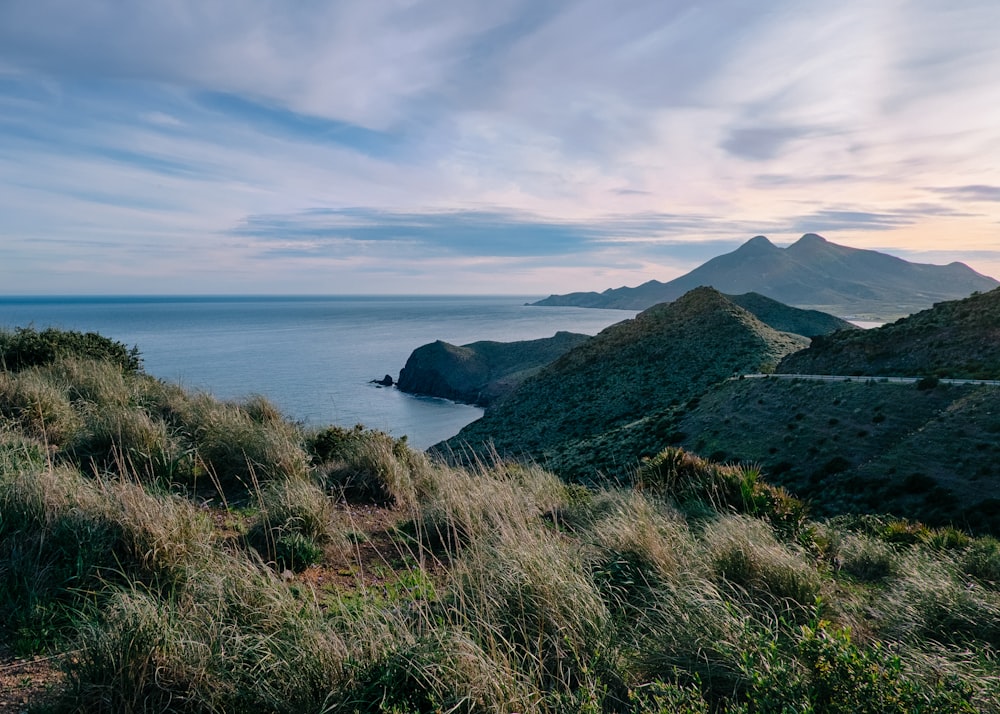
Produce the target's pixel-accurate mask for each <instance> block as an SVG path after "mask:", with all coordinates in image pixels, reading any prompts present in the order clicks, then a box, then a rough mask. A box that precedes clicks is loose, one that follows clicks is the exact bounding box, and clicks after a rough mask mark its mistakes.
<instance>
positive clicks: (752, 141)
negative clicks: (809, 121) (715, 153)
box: [722, 127, 808, 161]
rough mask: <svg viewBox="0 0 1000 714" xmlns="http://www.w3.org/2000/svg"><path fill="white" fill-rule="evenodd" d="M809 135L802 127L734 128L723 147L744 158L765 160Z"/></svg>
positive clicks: (777, 154)
mask: <svg viewBox="0 0 1000 714" xmlns="http://www.w3.org/2000/svg"><path fill="white" fill-rule="evenodd" d="M806 135H808V131H807V130H806V129H803V128H800V127H772V128H754V129H734V130H733V131H732V132H730V134H729V136H728V137H726V139H725V140H724V141H723V142H722V148H723V149H725V150H726V151H728V152H729V153H730V154H732V155H734V156H738V157H739V158H742V159H751V160H755V161H765V160H770V159H773V158H775V157H777V156H779V155H780V154H781V153H782V151H783V149H784V148H785V146H786V145H787V144H789V143H790V142H793V141H795V140H796V139H800V138H802V137H804V136H806Z"/></svg>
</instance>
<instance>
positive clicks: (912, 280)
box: [534, 233, 1000, 321]
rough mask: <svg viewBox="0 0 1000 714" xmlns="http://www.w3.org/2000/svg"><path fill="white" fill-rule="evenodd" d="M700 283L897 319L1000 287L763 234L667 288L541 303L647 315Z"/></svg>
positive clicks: (944, 270) (816, 241)
mask: <svg viewBox="0 0 1000 714" xmlns="http://www.w3.org/2000/svg"><path fill="white" fill-rule="evenodd" d="M700 285H711V286H712V287H714V288H715V289H717V290H719V291H720V292H722V293H724V294H727V295H742V294H743V293H748V292H756V293H760V294H761V295H766V296H767V297H769V298H771V299H773V300H777V301H778V302H782V303H785V304H786V305H793V306H797V307H802V308H810V309H819V310H822V311H824V312H833V313H836V314H841V315H858V314H863V315H870V316H873V318H872V319H881V320H885V321H891V320H894V319H896V318H898V317H900V316H902V315H905V314H908V313H911V312H916V311H918V310H922V309H925V308H927V307H930V306H931V305H932V304H934V303H936V302H941V301H943V300H954V299H958V298H963V297H967V296H968V295H970V294H971V293H973V292H976V291H980V292H982V291H987V290H992V289H994V288H996V287H997V286H998V285H1000V282H998V281H997V280H995V279H993V278H990V277H987V276H985V275H980V274H979V273H977V272H975V271H974V270H972V269H971V268H969V267H968V266H966V265H963V264H961V263H958V264H955V263H952V264H950V265H947V266H944V265H929V264H923V263H910V262H908V261H906V260H903V259H902V258H898V257H896V256H893V255H889V254H887V253H880V252H878V251H875V250H865V249H861V248H852V247H848V246H845V245H839V244H837V243H831V242H830V241H828V240H827V239H826V238H824V237H823V236H821V235H819V234H817V233H806V234H805V235H803V236H802V237H801V238H799V239H798V240H797V241H796V242H795V243H793V244H791V245H789V246H788V247H783V248H782V247H778V246H776V245H774V244H773V243H772V242H771V241H770V240H768V239H767V238H766V237H764V236H762V235H758V236H754V237H753V238H751V239H750V240H748V241H747V242H746V243H744V244H743V245H741V246H740V247H739V248H737V249H736V250H734V251H732V252H731V253H725V254H723V255H719V256H716V257H714V258H712V259H711V260H709V261H707V262H705V263H703V264H702V265H700V266H698V267H697V268H695V269H694V270H692V271H691V272H689V273H686V274H685V275H682V276H680V277H678V278H674V279H673V280H671V281H669V282H666V283H661V282H658V281H655V280H651V281H649V282H646V283H643V284H642V285H640V286H638V287H635V288H629V287H624V288H615V289H613V290H606V291H604V292H603V293H601V294H600V295H598V294H597V293H571V294H569V295H552V296H550V297H548V298H546V299H545V300H541V301H539V302H537V303H534V304H536V305H573V306H576V307H603V308H620V309H626V310H643V309H645V308H647V307H650V306H652V305H655V304H657V303H662V302H669V301H671V300H676V299H678V298H679V297H681V296H682V295H684V294H685V293H686V292H688V291H689V290H692V289H693V288H696V287H698V286H700ZM875 316H877V317H875Z"/></svg>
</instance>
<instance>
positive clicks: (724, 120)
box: [0, 0, 1000, 293]
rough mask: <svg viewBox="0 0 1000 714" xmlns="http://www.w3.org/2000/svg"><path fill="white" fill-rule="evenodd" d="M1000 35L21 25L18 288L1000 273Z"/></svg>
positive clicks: (235, 22) (18, 9) (48, 6)
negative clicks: (754, 262)
mask: <svg viewBox="0 0 1000 714" xmlns="http://www.w3.org/2000/svg"><path fill="white" fill-rule="evenodd" d="M998 33H1000V6H998V5H997V4H996V3H995V2H992V0H969V2H965V3H962V6H961V7H960V8H959V7H958V6H955V7H950V6H945V5H942V4H934V3H907V4H897V3H874V4H873V3H867V2H862V1H861V0H844V2H840V3H831V4H826V5H822V6H820V5H810V6H808V7H806V6H803V5H802V4H801V3H798V2H793V1H792V0H776V2H772V3H767V5H766V7H765V6H763V5H760V4H753V3H745V2H740V1H738V0H715V1H714V2H712V3H704V2H697V1H696V0H670V2H654V1H653V0H640V1H639V2H635V3H629V4H627V6H612V5H609V4H608V3H606V2H604V1H603V0H575V1H574V2H568V1H567V0H542V1H541V2H538V1H536V0H498V1H497V2H493V3H489V4H485V5H483V4H480V5H477V6H475V8H472V7H470V6H469V5H468V4H467V3H461V2H459V0H413V1H411V2H406V3H401V4H400V3H371V2H364V1H363V0H343V1H342V2H337V3H326V2H319V1H318V0H307V1H306V2H302V3H297V4H295V5H294V6H289V5H288V4H286V3H280V2H277V0H240V1H239V2H237V1H236V0H220V2H214V3H202V2H195V0H177V1H176V2H170V3H164V2H152V3H129V2H126V1H125V0H90V1H89V2H84V3H68V2H64V1H63V0H6V2H3V3H0V246H2V248H0V250H2V251H3V256H4V260H3V261H2V264H0V280H2V282H3V285H4V286H5V290H8V291H13V292H31V291H53V290H57V289H58V290H67V291H70V292H72V291H74V290H81V291H93V290H96V289H99V288H101V287H107V286H108V285H109V281H110V284H111V285H112V287H114V289H117V290H122V291H143V290H145V289H156V290H165V291H170V290H171V289H172V286H183V285H187V284H189V283H191V282H193V281H206V280H207V281H210V282H211V284H212V285H213V286H215V287H216V288H217V290H218V291H224V290H231V291H235V292H252V291H262V292H268V291H287V290H288V289H289V288H290V287H291V288H298V287H301V289H302V290H313V291H316V290H318V291H323V286H324V285H327V286H332V287H327V288H326V289H327V290H332V291H347V290H363V291H366V292H384V291H387V290H391V291H399V290H404V289H414V290H422V289H424V288H425V286H427V285H439V284H440V283H441V282H442V280H443V279H444V278H443V277H442V276H444V275H445V274H448V275H449V277H451V276H454V275H459V274H468V275H473V274H474V275H476V279H475V280H471V279H470V280H469V281H467V282H465V283H463V282H462V280H463V279H462V278H461V276H460V275H459V277H458V278H457V279H456V285H465V286H467V287H469V288H470V289H476V290H480V291H484V292H498V291H504V290H506V288H507V286H511V291H521V292H524V291H526V290H525V288H526V286H527V287H528V289H527V292H539V293H542V292H551V291H552V290H559V289H578V288H594V289H598V288H602V287H607V285H606V284H604V283H603V282H602V281H615V282H614V283H612V284H621V283H619V282H617V281H622V282H625V281H633V282H642V281H644V280H647V279H649V278H652V277H656V278H661V279H664V278H668V277H670V276H671V274H676V273H677V271H681V270H683V269H685V268H689V267H691V265H692V262H696V261H699V260H703V259H705V258H708V257H711V255H712V254H713V253H712V251H715V252H721V251H722V250H723V249H731V247H734V246H735V245H737V244H738V243H739V242H741V241H742V240H745V239H746V238H749V237H750V236H752V235H754V234H757V233H765V234H768V235H770V236H772V238H775V239H776V240H779V241H781V240H789V241H790V240H794V238H795V237H796V235H797V234H798V233H801V232H806V231H819V232H822V233H824V234H826V235H827V237H828V238H831V239H833V240H837V241H839V242H845V243H848V244H855V245H858V246H861V247H871V246H873V245H876V244H877V245H879V246H887V247H889V248H892V247H895V249H896V250H897V252H899V253H900V254H903V252H904V251H933V250H935V249H936V248H937V247H938V246H936V245H935V241H940V240H941V237H942V236H947V238H948V243H949V249H950V248H954V249H955V250H956V251H960V250H962V249H965V250H967V251H968V252H969V253H968V254H969V256H970V258H969V260H970V261H972V262H975V261H979V262H978V263H976V265H978V266H979V267H980V268H981V269H982V270H984V271H986V272H989V271H994V272H1000V261H996V260H995V258H994V256H993V252H992V251H991V250H990V247H991V244H995V242H996V239H995V235H996V234H995V228H996V224H997V222H998V221H1000V210H998V208H997V204H998V203H1000V167H997V166H996V162H995V160H994V156H995V153H996V152H995V148H996V147H997V146H1000V109H998V107H1000V82H997V80H996V77H997V76H1000V45H998V44H997V43H996V41H995V38H996V37H997V34H998ZM928 187H932V188H928ZM927 254H928V255H932V254H933V253H932V252H928V253H927ZM949 255H951V253H950V252H949ZM994 266H996V267H995V268H994ZM504 271H508V273H507V274H504ZM362 274H363V275H365V276H366V278H365V279H364V280H358V279H356V278H355V277H354V276H356V275H362ZM195 275H197V276H198V277H197V278H195V277H193V276H195ZM108 276H111V277H108ZM130 276H134V277H130ZM400 276H403V277H400ZM511 276H516V278H512V277H511ZM531 281H538V282H537V285H535V286H534V287H533V288H532V287H530V283H531ZM553 281H558V283H559V284H558V285H557V284H553ZM173 289H175V290H176V289H178V288H176V287H174V288H173ZM202 291H204V290H203V288H202Z"/></svg>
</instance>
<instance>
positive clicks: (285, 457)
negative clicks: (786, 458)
mask: <svg viewBox="0 0 1000 714" xmlns="http://www.w3.org/2000/svg"><path fill="white" fill-rule="evenodd" d="M0 376H2V378H3V379H4V380H6V381H5V382H4V384H5V385H6V386H5V389H7V388H8V387H9V392H10V393H25V394H26V393H35V394H38V395H46V398H49V399H51V400H52V403H54V404H55V403H58V404H60V405H63V406H62V407H61V408H62V409H64V412H53V414H56V415H57V417H58V416H59V414H62V417H61V418H65V422H64V423H65V424H66V425H67V426H66V428H64V429H63V430H62V431H60V430H55V431H52V432H49V430H48V428H47V427H48V425H49V424H50V423H52V422H49V420H48V419H47V418H46V419H45V420H36V421H32V420H31V418H30V409H29V410H28V412H29V413H28V416H25V415H24V411H23V410H22V411H21V412H17V411H16V410H13V409H11V410H10V411H9V412H8V411H4V412H3V417H2V420H0V584H2V588H0V644H5V645H7V646H9V647H10V646H12V647H14V648H15V649H16V650H17V651H18V652H20V653H22V654H30V653H43V652H44V653H49V654H50V656H53V657H56V658H57V659H58V660H59V661H61V662H62V666H63V667H64V668H65V670H66V673H67V675H68V677H67V679H66V680H65V683H64V684H63V689H62V690H61V691H59V692H56V697H55V699H54V700H53V701H50V702H48V703H47V704H46V705H45V707H46V708H45V711H49V712H64V711H65V712H70V711H104V712H132V711H168V710H169V711H181V712H217V711H253V710H257V711H274V712H302V711H324V712H383V711H391V712H436V711H449V712H510V711H518V712H538V713H543V712H545V713H547V712H641V711H642V712H644V711H662V712H690V713H705V712H783V711H803V712H805V711H810V712H848V711H862V712H863V711H871V712H876V711H877V712H895V711H898V712H904V711H928V712H930V711H933V712H1000V666H998V663H997V656H996V653H997V649H998V647H1000V626H998V624H997V623H1000V590H998V584H997V583H998V581H1000V566H998V563H1000V546H998V544H997V541H996V540H995V539H994V538H991V537H974V536H971V535H969V534H967V533H964V532H961V531H958V530H956V529H953V528H952V529H947V528H931V527H928V526H925V525H922V524H918V523H914V522H910V521H901V520H898V519H893V518H888V517H881V516H858V517H853V518H845V517H842V518H838V519H827V520H816V519H813V518H810V517H809V515H808V513H807V512H806V510H805V508H804V507H803V506H802V504H801V503H799V502H797V501H795V499H793V498H792V497H791V496H790V495H789V494H787V493H786V492H784V491H782V490H781V489H778V488H776V487H773V486H771V485H770V484H768V483H767V482H766V481H765V480H764V478H763V477H762V476H761V474H760V473H759V472H758V471H757V470H756V469H754V468H751V467H746V466H734V465H731V464H730V465H724V464H717V463H713V462H711V461H708V460H705V459H702V458H700V457H697V456H694V455H692V454H690V453H688V452H685V451H682V450H680V449H677V448H670V449H668V450H666V451H664V452H662V453H660V454H657V455H656V456H654V457H653V458H651V459H649V460H648V461H647V462H646V463H644V464H642V465H641V466H639V468H638V469H637V470H636V472H635V473H634V478H632V479H630V480H628V481H625V482H623V483H621V484H620V485H617V486H604V487H600V488H597V487H595V488H585V487H583V486H580V485H568V484H566V483H564V482H562V481H561V480H559V479H558V478H556V477H555V476H553V475H552V474H551V473H549V472H547V471H545V470H544V469H542V468H539V467H537V466H534V465H524V464H516V463H505V462H503V461H500V460H497V459H495V458H486V459H483V460H481V461H479V462H477V463H475V464H473V465H471V466H468V467H465V468H458V467H456V466H454V465H448V464H445V463H442V462H439V461H436V460H433V459H430V458H428V457H427V456H426V455H424V454H420V453H416V452H413V451H412V450H410V449H409V448H408V447H407V445H406V443H405V441H402V440H395V439H392V438H391V437H389V436H387V435H385V434H382V433H380V432H376V431H369V430H365V429H363V428H357V429H342V428H339V427H331V428H330V429H325V430H320V431H309V430H304V429H303V428H301V427H299V426H297V425H295V424H293V423H291V422H289V421H288V420H286V419H284V418H283V417H282V416H281V415H280V413H278V412H277V411H276V410H275V409H274V408H273V407H272V406H271V405H269V404H268V403H267V402H266V400H262V399H260V398H258V397H252V398H248V399H246V400H243V401H240V402H229V403H225V402H218V401H216V400H213V399H211V398H210V397H208V396H207V395H203V394H191V393H187V392H184V391H183V390H180V389H179V388H176V387H173V386H170V385H165V384H163V383H160V382H158V381H157V380H153V379H151V378H149V377H148V376H146V375H143V374H142V373H141V372H131V371H128V370H124V369H122V368H121V367H119V366H114V365H112V366H111V367H109V366H108V364H107V363H95V362H87V361H82V360H75V358H63V357H59V358H56V359H55V360H54V361H53V362H50V363H46V364H39V365H32V366H29V367H25V368H24V369H22V370H20V371H18V372H10V371H8V372H3V373H0ZM32 390H34V392H32ZM5 393H6V392H5ZM25 403H28V404H30V403H31V402H30V401H26V402H25ZM67 409H68V411H65V410H67ZM56 421H58V419H56ZM38 426H45V428H43V429H39V428H37V427H38ZM55 434H60V436H59V438H58V439H56V438H53V436H52V435H55Z"/></svg>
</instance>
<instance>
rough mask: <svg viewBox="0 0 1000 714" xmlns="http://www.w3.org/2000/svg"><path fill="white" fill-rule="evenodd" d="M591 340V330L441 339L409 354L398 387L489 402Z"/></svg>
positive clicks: (452, 397)
mask: <svg viewBox="0 0 1000 714" xmlns="http://www.w3.org/2000/svg"><path fill="white" fill-rule="evenodd" d="M589 339H590V336H589V335H580V334H576V333H573V332H557V333H556V334H555V335H554V336H553V337H545V338H542V339H539V340H522V341H518V342H493V341H485V340H484V341H482V342H473V343H471V344H468V345H461V346H457V345H453V344H450V343H448V342H442V341H441V340H438V341H436V342H432V343H430V344H427V345H423V346H421V347H418V348H417V349H415V350H414V351H413V352H412V353H411V354H410V357H409V358H408V359H407V360H406V366H404V367H403V369H402V370H401V371H400V373H399V380H398V382H397V387H398V388H399V389H400V390H401V391H403V392H407V393H409V394H424V395H429V396H433V397H442V398H444V399H452V400H454V401H457V402H467V403H469V404H476V405H478V406H482V407H485V406H488V405H489V404H491V403H492V402H494V401H496V400H497V399H498V398H499V397H502V396H504V395H506V394H507V393H509V392H511V391H512V390H513V389H514V387H516V386H517V385H518V384H520V383H521V382H523V381H524V380H525V379H526V378H527V377H529V376H531V375H532V374H534V373H535V372H537V371H538V370H539V369H541V368H542V367H543V366H544V365H546V364H548V363H549V362H552V361H553V360H555V359H556V358H558V357H561V356H562V355H563V354H565V353H566V352H567V351H569V350H570V349H572V348H573V347H576V346H578V345H580V344H582V343H583V342H586V341H587V340H589Z"/></svg>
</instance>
